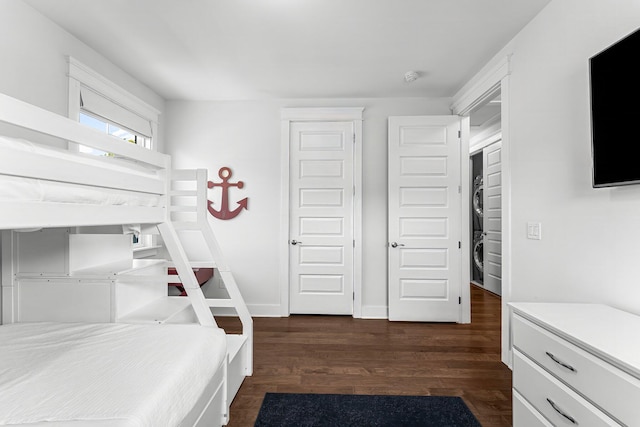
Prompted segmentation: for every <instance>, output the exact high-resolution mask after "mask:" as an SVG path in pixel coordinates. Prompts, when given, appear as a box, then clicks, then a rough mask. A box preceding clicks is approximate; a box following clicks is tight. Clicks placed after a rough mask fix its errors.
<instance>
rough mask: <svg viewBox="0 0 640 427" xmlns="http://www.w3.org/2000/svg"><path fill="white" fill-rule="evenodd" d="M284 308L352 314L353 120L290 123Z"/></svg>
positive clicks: (304, 312)
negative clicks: (286, 303)
mask: <svg viewBox="0 0 640 427" xmlns="http://www.w3.org/2000/svg"><path fill="white" fill-rule="evenodd" d="M289 145H290V147H289V158H290V165H289V169H290V172H289V173H290V187H289V188H290V204H289V205H290V213H289V215H290V217H289V227H290V230H289V231H290V232H289V236H290V237H289V239H290V240H289V249H290V250H289V266H290V278H289V281H290V282H289V283H290V286H289V290H290V295H289V306H290V307H289V308H290V312H291V313H292V314H348V315H351V314H353V268H354V267H353V245H354V240H353V238H354V237H353V218H354V215H353V194H354V177H353V160H354V124H353V122H340V121H336V122H315V121H309V122H292V123H291V125H290V135H289Z"/></svg>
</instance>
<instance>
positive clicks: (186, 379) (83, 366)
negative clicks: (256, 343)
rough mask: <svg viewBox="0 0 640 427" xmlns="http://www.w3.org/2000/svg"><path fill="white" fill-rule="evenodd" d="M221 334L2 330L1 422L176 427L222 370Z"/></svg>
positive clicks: (98, 327) (40, 326)
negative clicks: (212, 379) (217, 372)
mask: <svg viewBox="0 0 640 427" xmlns="http://www.w3.org/2000/svg"><path fill="white" fill-rule="evenodd" d="M225 355H226V339H225V334H224V331H223V330H222V329H219V328H215V327H203V326H200V325H129V324H108V323H107V324H74V323H67V324H65V323H22V324H11V325H3V326H0V425H3V426H7V425H20V426H24V425H29V426H40V425H43V426H44V425H46V426H50V427H53V426H56V427H58V426H68V425H72V426H91V427H96V426H127V427H129V426H150V427H151V426H153V427H158V426H162V427H165V426H166V427H169V426H174V425H178V424H179V422H180V421H181V420H182V419H183V418H184V417H185V416H186V415H187V414H188V413H189V411H190V410H191V409H192V406H193V404H194V403H195V402H196V400H197V399H198V397H199V396H200V394H201V393H202V391H203V390H204V388H205V386H206V385H207V384H208V382H209V381H210V380H211V378H212V377H213V376H214V375H215V374H216V371H218V370H220V369H222V367H221V366H222V364H223V362H224V360H225Z"/></svg>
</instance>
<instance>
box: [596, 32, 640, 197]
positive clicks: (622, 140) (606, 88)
mask: <svg viewBox="0 0 640 427" xmlns="http://www.w3.org/2000/svg"><path fill="white" fill-rule="evenodd" d="M639 59H640V30H636V31H635V32H634V33H632V34H630V35H628V36H626V37H625V38H623V39H622V40H619V41H618V42H616V43H614V44H613V45H611V46H609V47H608V48H606V49H605V50H603V51H602V52H600V53H598V54H596V55H594V56H593V57H591V58H590V59H589V74H590V76H589V77H590V89H591V93H590V97H591V148H592V157H593V186H594V187H612V186H620V185H628V184H639V183H640V127H638V128H636V126H637V124H638V123H640V65H639V61H638V60H639Z"/></svg>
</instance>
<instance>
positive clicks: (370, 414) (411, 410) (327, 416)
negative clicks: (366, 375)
mask: <svg viewBox="0 0 640 427" xmlns="http://www.w3.org/2000/svg"><path fill="white" fill-rule="evenodd" d="M276 426H278V427H311V426H313V427H329V426H331V427H334V426H335V427H374V426H375V427H382V426H389V427H391V426H393V427H410V426H416V427H417V426H421V427H430V426H433V427H481V426H480V423H479V422H478V420H477V419H476V418H475V417H474V416H473V414H472V413H471V411H470V410H469V408H468V407H467V405H465V403H464V401H463V400H462V399H461V398H459V397H443V396H368V395H349V394H295V393H267V394H266V396H265V397H264V401H263V402H262V406H261V407H260V412H259V413H258V419H257V420H256V423H255V427H276Z"/></svg>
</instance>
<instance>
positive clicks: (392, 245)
mask: <svg viewBox="0 0 640 427" xmlns="http://www.w3.org/2000/svg"><path fill="white" fill-rule="evenodd" d="M398 246H404V243H396V242H391V247H392V248H397V247H398Z"/></svg>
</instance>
